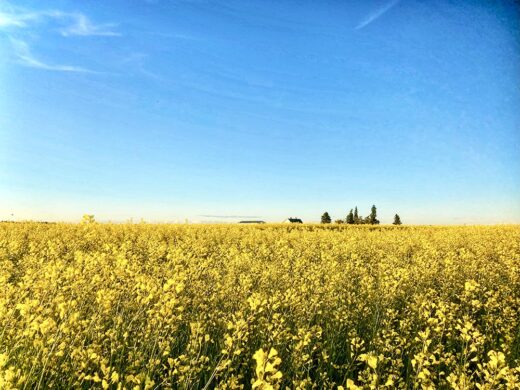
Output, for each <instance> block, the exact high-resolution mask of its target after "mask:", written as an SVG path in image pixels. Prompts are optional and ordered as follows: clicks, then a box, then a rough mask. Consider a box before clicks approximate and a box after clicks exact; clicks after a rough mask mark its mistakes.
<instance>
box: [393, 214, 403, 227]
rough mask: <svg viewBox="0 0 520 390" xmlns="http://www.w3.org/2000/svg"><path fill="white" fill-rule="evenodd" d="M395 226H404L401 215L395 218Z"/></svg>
mask: <svg viewBox="0 0 520 390" xmlns="http://www.w3.org/2000/svg"><path fill="white" fill-rule="evenodd" d="M393 224H394V225H401V224H402V222H401V217H399V214H396V215H395V216H394V223H393Z"/></svg>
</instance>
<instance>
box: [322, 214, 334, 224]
mask: <svg viewBox="0 0 520 390" xmlns="http://www.w3.org/2000/svg"><path fill="white" fill-rule="evenodd" d="M331 221H332V219H331V218H330V215H329V213H328V212H326V211H325V212H324V213H323V215H322V216H321V223H331Z"/></svg>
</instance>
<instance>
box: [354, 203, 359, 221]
mask: <svg viewBox="0 0 520 390" xmlns="http://www.w3.org/2000/svg"><path fill="white" fill-rule="evenodd" d="M354 223H359V214H358V211H357V206H356V208H355V209H354Z"/></svg>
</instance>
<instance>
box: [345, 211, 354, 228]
mask: <svg viewBox="0 0 520 390" xmlns="http://www.w3.org/2000/svg"><path fill="white" fill-rule="evenodd" d="M346 222H347V223H348V224H353V223H354V213H353V212H352V209H350V213H348V215H347V219H346Z"/></svg>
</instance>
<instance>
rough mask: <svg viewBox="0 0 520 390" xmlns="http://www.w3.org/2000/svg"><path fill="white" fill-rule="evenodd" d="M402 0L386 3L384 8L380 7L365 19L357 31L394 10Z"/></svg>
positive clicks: (357, 27) (356, 28)
mask: <svg viewBox="0 0 520 390" xmlns="http://www.w3.org/2000/svg"><path fill="white" fill-rule="evenodd" d="M399 1H400V0H392V1H390V2H389V3H386V4H385V5H383V6H382V7H379V8H378V9H376V10H375V11H373V12H372V13H370V14H369V15H368V16H367V17H366V18H365V19H363V20H362V21H361V22H360V23H359V24H358V25H357V26H356V27H355V30H361V29H362V28H364V27H366V26H368V25H369V24H370V23H372V22H374V21H376V20H377V19H379V18H380V17H381V16H383V15H384V14H385V13H387V12H388V11H389V10H390V9H392V8H393V7H394V6H395V5H397V3H399Z"/></svg>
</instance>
